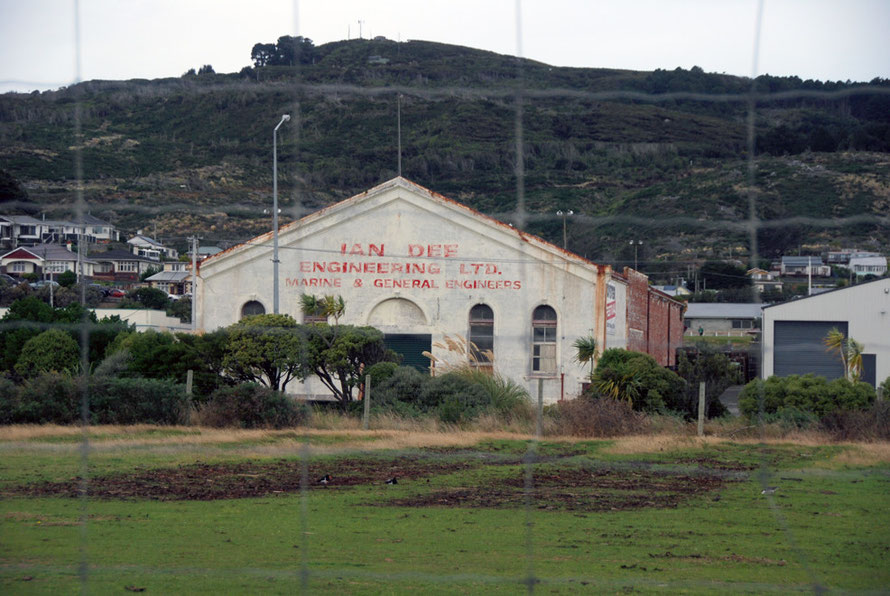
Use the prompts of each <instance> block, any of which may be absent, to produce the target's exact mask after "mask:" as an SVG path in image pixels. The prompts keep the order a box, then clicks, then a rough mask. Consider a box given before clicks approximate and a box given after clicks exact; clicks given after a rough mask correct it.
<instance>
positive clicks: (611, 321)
mask: <svg viewBox="0 0 890 596" xmlns="http://www.w3.org/2000/svg"><path fill="white" fill-rule="evenodd" d="M617 320H618V306H617V301H616V294H615V284H611V283H610V284H606V333H607V334H608V335H615V334H616V333H617V329H616V325H615V323H616V322H617Z"/></svg>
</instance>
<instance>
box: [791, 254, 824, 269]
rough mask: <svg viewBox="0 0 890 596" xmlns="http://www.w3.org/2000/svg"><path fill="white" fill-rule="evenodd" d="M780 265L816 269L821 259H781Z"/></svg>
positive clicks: (812, 257)
mask: <svg viewBox="0 0 890 596" xmlns="http://www.w3.org/2000/svg"><path fill="white" fill-rule="evenodd" d="M782 264H783V265H785V266H790V267H806V266H807V265H812V266H813V267H818V266H821V265H822V257H818V256H807V257H782Z"/></svg>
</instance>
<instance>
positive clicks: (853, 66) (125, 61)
mask: <svg viewBox="0 0 890 596" xmlns="http://www.w3.org/2000/svg"><path fill="white" fill-rule="evenodd" d="M516 6H517V2H516V1H515V0H411V1H407V0H296V1H295V0H80V2H79V10H80V42H81V43H80V48H81V50H80V56H81V59H80V65H81V66H80V79H81V80H90V79H130V78H148V79H151V78H160V77H171V76H179V75H181V74H182V73H184V72H185V71H187V70H188V69H189V68H195V69H197V68H199V67H200V66H201V65H203V64H211V65H212V66H213V68H214V69H215V70H216V72H237V71H238V70H240V69H241V68H242V67H244V66H247V65H249V64H250V63H251V61H250V50H251V48H252V47H253V45H254V44H255V43H258V42H264V43H268V42H274V41H275V40H276V39H277V38H278V37H279V36H281V35H303V36H304V37H308V38H310V39H312V40H313V41H314V42H315V43H316V45H320V44H322V43H325V42H329V41H336V40H341V39H346V38H347V37H351V38H357V37H358V36H359V34H360V32H361V35H362V37H365V38H368V37H370V36H376V35H383V36H385V37H387V38H389V39H394V40H402V41H406V40H409V39H423V40H429V41H437V42H443V43H451V44H458V45H465V46H469V47H473V48H481V49H487V50H492V51H495V52H498V53H502V54H513V55H515V54H517V53H519V49H520V43H521V53H522V55H523V56H525V57H527V58H532V59H535V60H539V61H541V62H546V63H548V64H552V65H558V66H583V67H606V68H627V69H633V70H654V69H656V68H665V69H673V68H676V67H677V66H680V67H683V68H687V69H688V68H690V67H692V66H694V65H698V66H701V67H702V68H704V69H705V70H706V71H708V72H725V73H729V74H735V75H744V76H749V75H751V74H752V72H753V67H754V64H753V56H754V39H755V22H756V16H757V6H758V2H757V0H523V1H522V2H521V7H522V14H521V24H522V27H521V36H517V28H516V25H517V18H516ZM0 8H2V10H0V56H2V60H0V92H2V91H9V90H17V91H28V90H32V89H51V88H56V87H59V86H62V85H69V84H71V83H72V82H75V81H76V80H77V68H76V63H77V61H76V59H75V58H76V55H77V53H76V52H75V48H76V41H75V39H76V38H75V2H74V1H73V0H0ZM360 21H361V24H360V23H359V22H360ZM888 32H890V0H765V1H764V11H763V29H762V34H761V46H760V58H759V63H758V68H757V73H758V74H762V73H769V74H773V75H797V76H799V77H801V78H803V79H807V78H814V79H821V80H832V81H834V80H842V81H845V80H848V79H849V80H853V81H869V80H871V79H873V78H874V77H883V78H890V35H888Z"/></svg>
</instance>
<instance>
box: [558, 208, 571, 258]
mask: <svg viewBox="0 0 890 596" xmlns="http://www.w3.org/2000/svg"><path fill="white" fill-rule="evenodd" d="M556 214H557V215H560V216H562V247H563V249H566V248H567V247H568V240H567V237H566V217H568V216H569V215H574V214H575V212H574V211H572V210H571V209H569V210H568V211H563V210H562V209H560V210H559V211H557V212H556Z"/></svg>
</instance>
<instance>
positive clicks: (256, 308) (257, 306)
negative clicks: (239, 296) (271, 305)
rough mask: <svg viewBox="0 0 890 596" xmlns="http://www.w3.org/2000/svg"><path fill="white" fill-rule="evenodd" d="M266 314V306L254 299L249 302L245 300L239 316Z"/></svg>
mask: <svg viewBox="0 0 890 596" xmlns="http://www.w3.org/2000/svg"><path fill="white" fill-rule="evenodd" d="M264 314H266V307H265V306H263V305H262V304H261V303H259V302H257V301H256V300H251V301H249V302H245V303H244V306H242V307H241V318H242V319H243V318H244V317H249V316H250V315H264Z"/></svg>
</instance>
